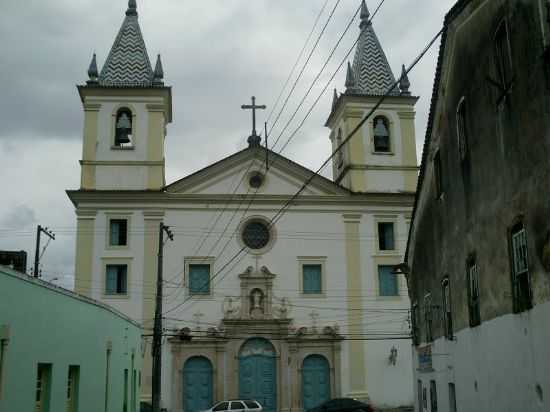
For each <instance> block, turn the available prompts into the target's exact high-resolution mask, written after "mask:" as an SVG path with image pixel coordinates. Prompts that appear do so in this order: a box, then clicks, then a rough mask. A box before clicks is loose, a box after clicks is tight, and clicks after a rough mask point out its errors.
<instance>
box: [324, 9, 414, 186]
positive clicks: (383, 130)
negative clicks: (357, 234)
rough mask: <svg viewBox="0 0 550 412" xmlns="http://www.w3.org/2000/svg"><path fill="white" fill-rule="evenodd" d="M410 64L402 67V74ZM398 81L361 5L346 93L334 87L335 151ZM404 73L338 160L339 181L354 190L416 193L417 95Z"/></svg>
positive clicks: (332, 135)
mask: <svg viewBox="0 0 550 412" xmlns="http://www.w3.org/2000/svg"><path fill="white" fill-rule="evenodd" d="M404 70H405V68H404V67H403V73H404ZM394 83H395V77H394V75H393V72H392V70H391V68H390V66H389V63H388V60H387V58H386V55H385V53H384V50H383V49H382V46H381V44H380V42H379V40H378V37H377V36H376V33H375V32H374V28H373V26H372V23H371V21H370V13H369V10H368V8H367V5H366V3H365V1H364V0H363V3H362V5H361V24H360V33H359V40H358V42H357V49H356V50H355V56H354V59H353V64H350V63H348V68H347V75H346V84H345V87H346V89H345V92H344V93H341V94H339V93H338V92H337V91H336V89H335V90H334V96H333V103H332V110H331V113H330V116H329V118H328V120H327V122H326V126H327V127H328V128H329V129H330V140H331V142H332V149H333V150H335V149H336V148H337V147H338V146H339V145H340V144H341V143H342V141H343V140H344V139H345V138H346V137H347V136H348V134H349V133H350V132H351V131H352V130H353V129H354V128H355V127H356V126H357V125H358V124H359V123H360V121H361V120H362V119H363V118H364V117H365V116H366V115H367V114H368V113H369V112H370V110H371V109H372V108H373V107H374V106H375V105H376V103H377V102H378V101H379V99H380V97H381V96H383V95H385V94H386V93H387V92H388V90H389V89H390V88H391V86H392V85H393V84H394ZM409 87H410V83H409V80H408V78H407V76H406V75H402V78H401V80H400V82H399V89H398V88H397V87H395V89H393V90H392V91H391V92H390V95H389V96H388V97H387V98H386V99H385V101H384V102H383V104H382V105H381V106H380V107H379V108H378V109H377V110H376V112H375V113H374V114H373V115H372V116H371V117H370V118H369V119H368V120H367V122H365V124H364V125H363V126H362V128H361V129H360V130H359V131H358V132H357V133H356V134H355V135H354V136H353V137H352V138H351V139H350V140H349V142H348V143H347V144H346V145H345V146H344V147H343V150H341V151H340V152H338V155H337V156H335V157H334V159H333V164H332V167H333V177H334V181H335V182H337V183H339V184H341V185H342V186H344V187H346V188H348V189H350V190H352V191H354V192H414V191H415V190H416V180H417V172H418V167H417V158H416V144H415V129H414V117H415V111H414V105H415V104H416V101H417V100H418V98H417V97H414V96H411V93H410V92H409Z"/></svg>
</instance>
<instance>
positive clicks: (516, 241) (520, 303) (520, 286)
mask: <svg viewBox="0 0 550 412" xmlns="http://www.w3.org/2000/svg"><path fill="white" fill-rule="evenodd" d="M510 243H511V248H512V251H511V255H512V289H513V297H514V310H515V311H516V312H523V311H525V310H529V309H531V308H532V302H531V285H530V279H529V255H528V251H527V233H526V231H525V228H524V227H523V224H521V223H520V224H518V225H516V226H514V227H513V228H512V232H511V242H510Z"/></svg>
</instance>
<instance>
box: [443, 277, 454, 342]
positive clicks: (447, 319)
mask: <svg viewBox="0 0 550 412" xmlns="http://www.w3.org/2000/svg"><path fill="white" fill-rule="evenodd" d="M441 288H442V291H441V292H442V293H441V294H442V296H443V307H442V309H443V328H444V329H445V337H446V338H447V339H449V340H452V339H453V315H452V312H451V284H450V281H449V278H448V277H446V278H445V279H443V281H442V282H441Z"/></svg>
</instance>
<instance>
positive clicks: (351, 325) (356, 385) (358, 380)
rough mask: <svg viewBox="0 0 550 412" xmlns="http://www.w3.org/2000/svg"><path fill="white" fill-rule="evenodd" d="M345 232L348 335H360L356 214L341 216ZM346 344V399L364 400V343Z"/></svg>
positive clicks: (359, 265) (361, 308)
mask: <svg viewBox="0 0 550 412" xmlns="http://www.w3.org/2000/svg"><path fill="white" fill-rule="evenodd" d="M343 218H344V225H345V233H346V280H347V282H346V283H347V288H346V290H347V292H346V294H347V300H348V310H347V318H348V322H347V323H348V328H347V329H348V335H349V336H351V337H353V336H362V335H363V324H364V316H363V298H362V291H363V285H362V279H361V240H360V237H359V234H360V232H359V225H360V222H361V215H360V214H345V215H343ZM347 345H348V359H347V363H348V373H349V378H348V379H349V384H350V385H349V388H350V392H349V393H347V394H346V396H351V397H354V398H358V399H368V394H367V371H366V367H365V365H366V363H365V343H364V342H363V341H361V340H356V339H350V340H348V342H347Z"/></svg>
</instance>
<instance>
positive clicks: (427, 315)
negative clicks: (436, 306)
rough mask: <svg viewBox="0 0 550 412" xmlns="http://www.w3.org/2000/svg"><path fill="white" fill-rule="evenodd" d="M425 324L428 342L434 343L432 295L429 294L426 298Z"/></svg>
mask: <svg viewBox="0 0 550 412" xmlns="http://www.w3.org/2000/svg"><path fill="white" fill-rule="evenodd" d="M424 323H425V324H426V342H432V341H433V334H432V295H431V294H429V293H428V294H427V295H426V296H424Z"/></svg>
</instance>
